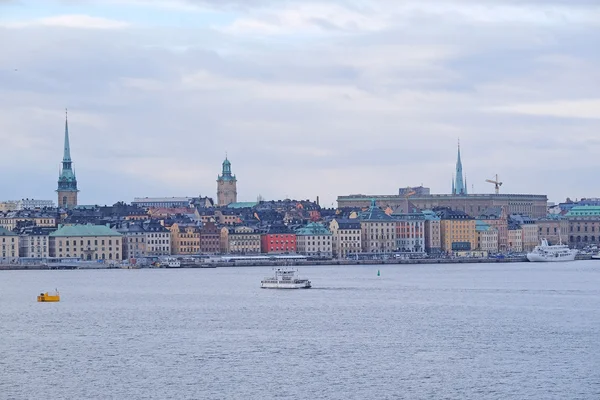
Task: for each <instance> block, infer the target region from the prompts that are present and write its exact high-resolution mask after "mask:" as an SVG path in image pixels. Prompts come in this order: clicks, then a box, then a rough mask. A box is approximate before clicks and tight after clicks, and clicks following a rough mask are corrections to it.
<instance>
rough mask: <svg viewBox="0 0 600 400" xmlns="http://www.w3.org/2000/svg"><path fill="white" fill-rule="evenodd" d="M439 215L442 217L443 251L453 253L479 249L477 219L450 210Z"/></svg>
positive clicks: (441, 235)
mask: <svg viewBox="0 0 600 400" xmlns="http://www.w3.org/2000/svg"><path fill="white" fill-rule="evenodd" d="M437 214H438V216H439V217H440V238H441V245H442V251H444V252H447V253H451V252H459V251H471V250H475V249H476V248H477V231H476V229H475V218H473V217H471V216H469V215H468V214H466V213H465V212H463V211H454V210H450V209H443V210H440V211H438V212H437Z"/></svg>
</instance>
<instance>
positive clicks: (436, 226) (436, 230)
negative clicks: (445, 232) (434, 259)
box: [422, 210, 442, 255]
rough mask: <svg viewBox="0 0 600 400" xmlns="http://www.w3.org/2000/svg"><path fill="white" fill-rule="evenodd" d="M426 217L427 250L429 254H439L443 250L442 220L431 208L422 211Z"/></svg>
mask: <svg viewBox="0 0 600 400" xmlns="http://www.w3.org/2000/svg"><path fill="white" fill-rule="evenodd" d="M422 214H423V218H424V219H425V251H426V252H427V254H432V255H435V254H439V253H441V252H442V237H441V229H442V228H441V220H440V217H438V215H437V214H436V213H435V212H433V211H431V210H424V211H423V212H422Z"/></svg>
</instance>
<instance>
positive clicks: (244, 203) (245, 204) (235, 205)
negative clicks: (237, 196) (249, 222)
mask: <svg viewBox="0 0 600 400" xmlns="http://www.w3.org/2000/svg"><path fill="white" fill-rule="evenodd" d="M257 204H258V203H257V202H255V201H240V202H237V203H229V204H228V205H227V208H252V207H254V206H256V205H257Z"/></svg>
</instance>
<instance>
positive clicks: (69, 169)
mask: <svg viewBox="0 0 600 400" xmlns="http://www.w3.org/2000/svg"><path fill="white" fill-rule="evenodd" d="M56 193H57V195H58V207H62V208H73V207H75V206H76V205H77V193H79V190H78V189H77V178H76V176H75V170H74V169H73V161H72V160H71V145H70V143H69V122H68V120H67V119H66V118H65V143H64V149H63V160H62V168H61V170H60V174H59V176H58V188H57V189H56Z"/></svg>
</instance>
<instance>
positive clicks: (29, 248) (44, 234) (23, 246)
mask: <svg viewBox="0 0 600 400" xmlns="http://www.w3.org/2000/svg"><path fill="white" fill-rule="evenodd" d="M52 231H53V228H41V227H38V226H32V227H27V228H25V229H23V230H21V231H20V233H19V256H20V257H26V258H48V257H50V233H52Z"/></svg>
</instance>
